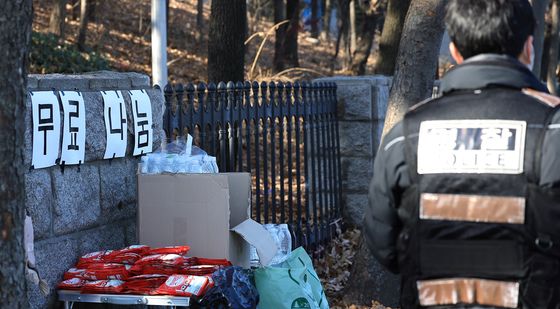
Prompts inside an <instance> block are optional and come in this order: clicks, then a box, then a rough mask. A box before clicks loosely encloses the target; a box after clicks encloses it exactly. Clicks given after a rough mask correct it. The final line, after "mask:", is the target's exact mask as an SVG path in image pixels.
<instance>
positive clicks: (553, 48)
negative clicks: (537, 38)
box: [546, 0, 560, 95]
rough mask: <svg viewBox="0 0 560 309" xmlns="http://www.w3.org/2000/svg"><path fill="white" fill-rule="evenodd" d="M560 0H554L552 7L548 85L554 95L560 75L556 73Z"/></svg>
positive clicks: (559, 39) (559, 28)
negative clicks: (559, 6) (559, 7)
mask: <svg viewBox="0 0 560 309" xmlns="http://www.w3.org/2000/svg"><path fill="white" fill-rule="evenodd" d="M559 2H560V0H552V7H551V9H550V15H551V22H552V28H551V34H550V49H549V50H548V53H549V54H548V69H547V74H546V75H547V76H546V85H547V86H548V91H550V93H552V94H554V95H558V77H557V75H556V69H557V67H558V50H559V46H558V44H559V43H560V38H559V31H560V25H559V24H558V23H559V16H558V14H559V13H560V12H559V9H558V5H559Z"/></svg>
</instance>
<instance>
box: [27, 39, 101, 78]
mask: <svg viewBox="0 0 560 309" xmlns="http://www.w3.org/2000/svg"><path fill="white" fill-rule="evenodd" d="M109 68H110V66H109V63H108V62H107V60H106V59H105V58H103V57H102V56H101V55H99V54H98V53H96V52H93V51H92V52H80V51H79V50H78V48H77V47H76V46H74V45H71V44H67V43H60V42H59V40H58V38H57V37H56V36H55V35H52V34H45V33H40V32H33V33H32V34H31V50H30V52H29V72H30V73H40V74H46V73H81V72H89V71H99V70H108V69H109Z"/></svg>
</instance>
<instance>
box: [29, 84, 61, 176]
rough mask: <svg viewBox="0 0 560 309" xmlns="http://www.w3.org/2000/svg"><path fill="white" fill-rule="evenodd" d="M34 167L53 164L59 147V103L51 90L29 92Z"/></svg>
mask: <svg viewBox="0 0 560 309" xmlns="http://www.w3.org/2000/svg"><path fill="white" fill-rule="evenodd" d="M31 109H32V117H33V158H32V160H31V162H32V163H31V164H32V165H33V167H34V168H44V167H49V166H53V165H55V164H56V160H57V159H58V149H59V147H60V105H59V103H58V98H57V96H56V94H55V93H54V92H52V91H37V92H32V93H31Z"/></svg>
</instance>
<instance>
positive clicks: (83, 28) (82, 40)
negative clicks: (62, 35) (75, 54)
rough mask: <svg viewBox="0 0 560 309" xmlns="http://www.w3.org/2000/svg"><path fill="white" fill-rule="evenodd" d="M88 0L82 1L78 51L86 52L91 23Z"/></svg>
mask: <svg viewBox="0 0 560 309" xmlns="http://www.w3.org/2000/svg"><path fill="white" fill-rule="evenodd" d="M88 2H89V1H88V0H81V1H80V26H79V28H78V41H77V45H78V49H79V50H80V51H84V50H85V49H86V35H87V27H88V22H89V13H88Z"/></svg>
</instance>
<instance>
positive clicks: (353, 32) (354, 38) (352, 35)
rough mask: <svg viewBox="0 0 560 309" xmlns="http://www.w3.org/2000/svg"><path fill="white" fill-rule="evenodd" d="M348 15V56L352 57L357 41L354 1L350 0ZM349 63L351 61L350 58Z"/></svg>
mask: <svg viewBox="0 0 560 309" xmlns="http://www.w3.org/2000/svg"><path fill="white" fill-rule="evenodd" d="M348 12H349V15H350V20H349V23H350V55H352V54H353V53H354V51H355V50H356V41H357V35H356V1H354V0H350V6H349V11H348ZM350 61H352V58H350Z"/></svg>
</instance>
